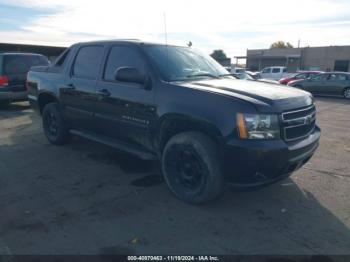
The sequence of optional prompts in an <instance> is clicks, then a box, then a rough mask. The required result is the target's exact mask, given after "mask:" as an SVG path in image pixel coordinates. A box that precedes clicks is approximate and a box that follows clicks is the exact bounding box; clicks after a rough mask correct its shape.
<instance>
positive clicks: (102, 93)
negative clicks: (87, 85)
mask: <svg viewBox="0 0 350 262" xmlns="http://www.w3.org/2000/svg"><path fill="white" fill-rule="evenodd" d="M96 93H97V94H98V95H100V96H103V97H109V96H111V93H110V92H109V91H108V90H107V89H105V88H103V89H100V90H97V91H96Z"/></svg>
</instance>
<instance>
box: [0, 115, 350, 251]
mask: <svg viewBox="0 0 350 262" xmlns="http://www.w3.org/2000/svg"><path fill="white" fill-rule="evenodd" d="M18 114H19V115H20V114H21V112H18ZM30 114H32V113H30ZM30 117H31V119H32V123H29V124H28V123H26V124H23V125H18V126H16V127H14V130H13V133H12V135H11V137H10V138H11V141H12V143H11V144H1V145H0V159H1V161H2V162H1V163H0V166H1V171H0V174H1V177H0V192H1V194H0V208H1V216H0V235H1V236H2V237H3V238H4V239H5V241H6V243H7V244H8V246H9V247H10V248H11V250H12V253H14V254H21V253H22V254H32V253H34V254H35V252H36V254H37V253H40V252H41V253H45V254H48V253H50V252H52V250H54V253H59V254H64V253H69V254H72V253H74V254H77V253H80V254H98V253H100V252H102V251H103V252H102V253H103V254H106V253H108V254H110V253H118V252H119V251H118V250H128V252H130V253H136V254H138V253H142V254H169V253H171V254H186V253H187V254H200V253H201V254H277V255H283V254H349V252H350V248H349V246H350V245H349V244H350V230H349V228H348V226H347V225H346V224H345V223H344V222H343V221H348V220H347V219H349V218H344V217H341V218H340V217H338V216H337V215H335V214H333V213H332V211H331V210H329V209H328V208H327V207H325V206H324V205H325V204H324V203H323V202H320V200H319V199H322V198H320V193H319V191H317V190H316V193H317V195H316V194H315V192H311V191H310V189H305V188H304V187H301V186H300V185H299V183H298V184H297V183H295V182H294V180H293V179H287V180H285V181H282V182H280V183H277V184H275V185H272V186H270V187H267V188H264V189H261V190H258V191H253V192H226V193H225V194H224V196H223V197H222V198H220V199H218V200H215V201H213V202H211V203H208V204H206V205H202V206H191V205H188V204H185V203H182V202H180V201H178V200H177V199H175V198H174V197H173V196H172V194H171V193H170V192H169V191H168V190H167V188H166V185H165V183H162V181H160V180H157V179H155V178H154V177H153V178H152V179H154V180H155V182H154V186H153V187H150V188H146V186H144V187H141V188H140V187H139V186H137V183H136V186H135V180H137V179H142V178H144V177H147V176H160V171H159V168H158V167H157V165H156V164H155V163H154V162H152V161H142V160H139V159H137V158H133V157H130V156H128V155H125V154H121V153H118V152H116V151H115V150H114V149H111V148H108V147H105V146H102V145H97V144H95V143H93V142H88V141H86V140H84V139H80V138H74V139H73V141H72V143H71V144H70V145H67V146H63V147H55V146H51V145H49V144H48V142H47V141H46V139H45V137H44V136H43V135H42V134H41V133H40V125H39V124H38V121H39V119H38V118H37V117H35V116H30ZM33 125H34V128H35V129H36V132H33V133H31V134H27V133H25V130H27V129H28V127H29V126H31V128H32V126H33ZM0 126H1V124H0ZM302 172H303V173H305V174H304V175H305V176H307V171H305V170H304V171H302ZM335 179H336V178H335ZM133 182H134V185H132V183H133ZM311 182H312V181H311ZM130 183H131V185H130ZM141 184H142V182H141ZM146 184H147V183H146ZM151 184H152V183H151ZM301 185H302V184H301ZM307 188H312V187H307ZM319 190H321V189H319ZM330 190H331V189H330ZM344 201H345V198H344ZM336 202H337V201H334V202H332V203H336ZM338 208H339V207H334V210H337V209H338ZM332 209H333V207H332ZM62 235H64V236H65V237H63V236H62ZM136 237H137V238H136ZM135 239H136V240H135ZM48 240H49V241H48ZM130 241H131V242H130ZM106 243H115V248H114V246H111V244H106ZM130 243H131V244H130ZM135 243H136V244H135ZM106 250H107V251H106Z"/></svg>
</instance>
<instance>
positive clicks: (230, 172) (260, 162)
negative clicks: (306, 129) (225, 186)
mask: <svg viewBox="0 0 350 262" xmlns="http://www.w3.org/2000/svg"><path fill="white" fill-rule="evenodd" d="M320 135H321V130H320V129H319V127H317V126H316V127H315V129H314V131H313V132H312V133H311V134H310V135H309V136H308V137H306V138H304V139H302V140H299V141H296V142H293V143H288V144H287V143H286V142H284V141H283V140H271V141H257V140H254V141H253V140H239V139H231V140H230V141H229V142H228V143H226V145H225V146H224V149H223V167H224V171H225V174H226V175H227V178H228V181H229V183H230V184H233V185H234V186H240V187H254V186H261V185H267V184H272V183H274V182H276V181H279V180H281V179H284V178H286V177H288V176H289V175H291V173H292V172H294V171H296V170H298V169H299V168H300V167H301V166H303V165H304V164H305V163H306V162H307V161H308V160H309V159H310V158H311V157H312V155H313V154H314V153H315V151H316V149H317V147H318V144H319V139H320Z"/></svg>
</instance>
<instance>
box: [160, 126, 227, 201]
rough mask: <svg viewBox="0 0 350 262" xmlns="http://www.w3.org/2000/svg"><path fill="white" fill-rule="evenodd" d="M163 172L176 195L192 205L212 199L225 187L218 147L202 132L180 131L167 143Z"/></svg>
mask: <svg viewBox="0 0 350 262" xmlns="http://www.w3.org/2000/svg"><path fill="white" fill-rule="evenodd" d="M162 171H163V175H164V178H165V181H166V183H167V185H168V187H169V188H170V190H171V191H172V192H173V193H174V194H175V196H176V197H177V198H179V199H180V200H182V201H185V202H187V203H190V204H201V203H204V202H208V201H210V200H213V199H215V198H217V197H218V196H219V195H220V194H221V193H222V192H223V190H224V186H225V182H224V180H225V179H224V175H223V172H222V171H221V164H220V159H219V151H218V147H217V145H216V144H215V143H214V141H212V140H211V139H210V138H209V137H207V136H206V135H203V134H201V133H199V132H185V133H180V134H177V135H175V136H173V137H172V138H171V139H170V140H169V141H168V142H167V144H166V146H165V148H164V150H163V154H162Z"/></svg>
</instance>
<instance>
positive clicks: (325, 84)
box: [288, 72, 350, 99]
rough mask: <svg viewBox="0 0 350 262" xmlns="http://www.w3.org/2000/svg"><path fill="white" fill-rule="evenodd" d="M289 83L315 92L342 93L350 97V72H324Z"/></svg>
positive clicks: (326, 93)
mask: <svg viewBox="0 0 350 262" xmlns="http://www.w3.org/2000/svg"><path fill="white" fill-rule="evenodd" d="M288 85H289V86H292V87H297V88H301V89H303V90H306V91H309V92H311V93H314V94H324V95H340V96H343V97H345V98H346V99H350V73H342V72H329V73H322V74H318V75H315V76H314V77H311V78H308V79H303V80H297V81H292V82H289V83H288Z"/></svg>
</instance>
